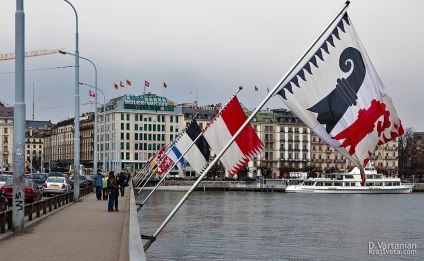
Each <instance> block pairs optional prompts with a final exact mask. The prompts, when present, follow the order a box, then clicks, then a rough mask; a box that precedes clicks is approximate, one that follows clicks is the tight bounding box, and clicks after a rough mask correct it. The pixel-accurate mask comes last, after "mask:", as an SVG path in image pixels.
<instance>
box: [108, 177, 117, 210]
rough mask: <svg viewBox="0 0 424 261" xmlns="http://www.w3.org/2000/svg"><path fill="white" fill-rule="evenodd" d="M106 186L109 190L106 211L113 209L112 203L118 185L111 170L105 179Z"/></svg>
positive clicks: (113, 202)
mask: <svg viewBox="0 0 424 261" xmlns="http://www.w3.org/2000/svg"><path fill="white" fill-rule="evenodd" d="M107 188H108V190H109V201H108V204H107V211H109V212H112V211H113V205H114V204H117V203H115V195H116V193H117V191H118V186H117V185H116V179H115V172H114V171H113V170H111V171H110V172H109V178H108V179H107Z"/></svg>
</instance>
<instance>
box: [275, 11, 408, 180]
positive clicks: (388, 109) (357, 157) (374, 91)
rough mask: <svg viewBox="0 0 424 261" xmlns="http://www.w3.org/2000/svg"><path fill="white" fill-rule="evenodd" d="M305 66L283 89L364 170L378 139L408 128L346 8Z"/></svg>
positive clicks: (290, 104)
mask: <svg viewBox="0 0 424 261" xmlns="http://www.w3.org/2000/svg"><path fill="white" fill-rule="evenodd" d="M331 30H332V31H331V33H330V34H329V36H328V37H327V38H326V39H324V40H325V41H324V42H323V43H322V45H321V46H320V48H318V50H317V51H316V52H315V53H313V54H312V56H310V58H309V60H308V61H306V63H304V65H303V66H302V67H301V68H300V69H299V71H298V72H297V73H296V74H295V75H294V76H293V78H291V79H289V80H290V81H286V82H284V83H283V84H284V86H283V87H282V88H281V89H280V90H278V94H279V95H280V96H281V97H282V98H283V101H284V103H285V104H286V105H287V106H288V107H289V108H290V109H291V110H292V111H293V112H294V114H296V116H297V117H299V118H300V119H301V120H302V121H303V122H304V123H305V124H306V125H307V126H308V127H310V128H311V129H312V130H313V132H314V133H316V134H317V135H318V136H319V137H321V139H323V140H324V141H326V142H327V143H328V144H329V145H331V146H332V147H334V148H336V150H338V151H339V152H341V153H342V154H343V155H345V156H346V158H348V159H349V160H351V161H352V162H353V163H354V164H355V165H356V166H357V167H358V168H359V169H360V170H361V174H362V184H363V183H364V182H365V174H364V169H363V168H364V167H365V166H366V165H367V164H368V161H369V158H370V156H371V155H372V153H373V151H374V150H375V148H376V146H377V145H382V144H384V143H386V142H388V141H390V140H393V139H395V138H396V137H398V136H400V135H402V134H403V133H404V129H403V127H402V124H401V121H400V119H399V117H398V116H397V113H396V110H395V107H394V105H393V102H392V100H391V98H390V97H389V95H388V93H387V90H386V89H385V87H384V85H383V83H382V82H381V81H380V78H379V77H378V75H377V72H376V71H375V69H374V66H373V65H372V63H371V60H370V59H369V57H368V55H367V52H366V51H365V49H364V47H363V45H362V43H361V41H360V39H359V37H358V35H357V34H356V31H355V29H354V28H353V25H352V22H351V20H350V18H349V16H348V15H347V13H344V14H343V16H342V17H341V18H340V20H339V21H337V22H336V24H335V25H334V26H333V28H332V29H331Z"/></svg>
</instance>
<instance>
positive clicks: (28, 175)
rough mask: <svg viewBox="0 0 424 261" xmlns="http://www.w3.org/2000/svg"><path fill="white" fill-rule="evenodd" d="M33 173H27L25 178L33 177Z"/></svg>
mask: <svg viewBox="0 0 424 261" xmlns="http://www.w3.org/2000/svg"><path fill="white" fill-rule="evenodd" d="M32 177H33V175H32V174H25V178H26V179H32Z"/></svg>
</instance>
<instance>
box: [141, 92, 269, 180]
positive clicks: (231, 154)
mask: <svg viewBox="0 0 424 261" xmlns="http://www.w3.org/2000/svg"><path fill="white" fill-rule="evenodd" d="M246 119H247V117H246V115H245V114H244V112H243V109H242V107H241V105H240V102H239V100H238V98H237V96H234V97H233V98H232V99H231V100H230V101H229V102H228V103H227V105H226V106H224V107H223V108H222V109H221V111H220V112H219V113H218V114H217V115H216V116H215V118H214V119H212V120H211V121H210V122H209V123H208V124H207V126H206V127H205V129H204V130H202V129H201V128H200V126H199V124H198V123H197V121H196V120H195V119H193V120H192V121H191V122H190V124H188V126H187V127H186V128H185V129H184V130H183V131H182V132H181V133H180V134H179V135H178V136H177V137H176V138H175V140H174V141H173V142H171V143H170V144H169V145H168V146H164V147H163V148H162V149H160V150H159V151H158V152H157V153H156V154H155V155H153V156H152V157H151V158H150V159H149V161H148V163H147V164H146V165H145V166H146V169H145V171H146V172H151V173H152V172H153V173H157V174H159V175H162V174H164V173H166V172H168V171H169V170H170V168H171V167H172V166H173V165H174V163H175V164H176V166H177V167H178V168H179V169H180V170H181V171H183V172H184V171H185V168H184V167H185V165H187V164H190V166H191V167H192V168H193V169H194V170H195V171H196V172H197V173H199V174H201V173H202V172H203V171H204V170H205V168H206V167H207V166H208V165H209V163H210V161H209V157H210V153H211V150H213V151H214V152H216V153H218V152H220V151H222V150H223V149H224V148H225V146H226V145H227V143H228V142H229V141H230V140H231V139H232V137H233V136H234V134H235V133H236V132H237V131H238V130H239V128H240V127H241V126H242V125H243V123H244V122H245V121H246ZM264 148H265V147H264V145H263V143H262V141H261V140H260V139H259V137H258V135H257V134H256V132H255V131H254V129H253V127H252V126H251V125H250V124H249V125H248V126H246V127H245V128H244V129H243V131H242V132H241V133H240V135H239V136H238V137H237V138H236V140H235V142H234V143H232V144H231V146H230V147H229V148H228V150H227V151H226V152H225V153H224V154H223V156H222V157H221V158H220V160H221V162H222V164H223V166H224V167H225V168H226V169H227V170H228V171H229V172H230V174H231V175H232V176H234V175H235V174H237V172H238V171H239V170H240V169H241V168H242V167H244V166H245V165H246V164H247V162H249V161H250V160H252V159H253V158H255V157H256V156H257V155H259V154H260V153H261V152H262V151H263V150H264Z"/></svg>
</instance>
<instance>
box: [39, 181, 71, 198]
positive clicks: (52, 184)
mask: <svg viewBox="0 0 424 261" xmlns="http://www.w3.org/2000/svg"><path fill="white" fill-rule="evenodd" d="M70 191H71V186H70V184H69V182H68V180H67V179H66V178H65V177H55V176H53V177H48V178H47V180H46V182H44V185H43V196H45V195H50V194H64V193H67V192H70Z"/></svg>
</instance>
